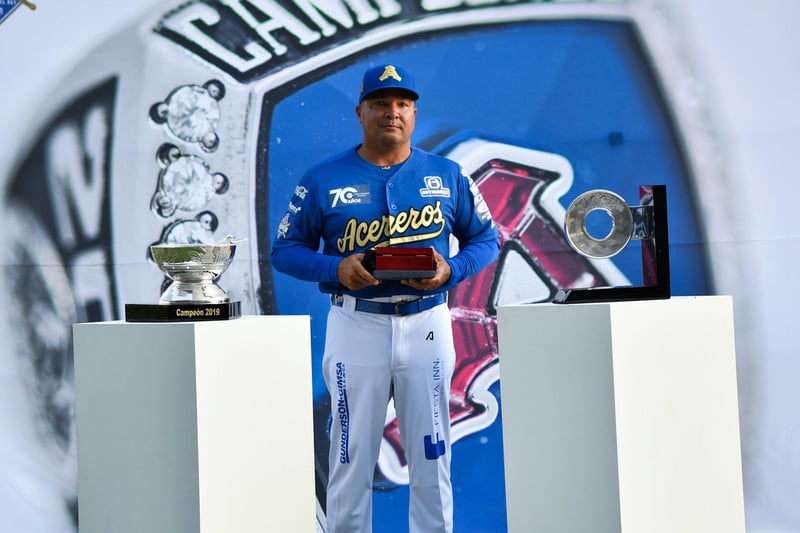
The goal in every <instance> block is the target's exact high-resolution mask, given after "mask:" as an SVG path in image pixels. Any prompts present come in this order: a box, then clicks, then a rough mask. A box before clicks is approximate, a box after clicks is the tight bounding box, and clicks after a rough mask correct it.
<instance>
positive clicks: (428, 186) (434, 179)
mask: <svg viewBox="0 0 800 533" xmlns="http://www.w3.org/2000/svg"><path fill="white" fill-rule="evenodd" d="M423 180H425V188H424V189H420V190H419V194H420V195H421V196H422V197H423V198H431V197H432V196H440V197H443V198H450V189H448V188H447V187H442V178H441V177H440V176H425V177H424V178H423Z"/></svg>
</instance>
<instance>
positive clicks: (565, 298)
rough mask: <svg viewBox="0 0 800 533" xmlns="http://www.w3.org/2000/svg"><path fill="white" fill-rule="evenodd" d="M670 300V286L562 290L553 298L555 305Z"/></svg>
mask: <svg viewBox="0 0 800 533" xmlns="http://www.w3.org/2000/svg"><path fill="white" fill-rule="evenodd" d="M669 298H670V288H669V285H666V286H664V285H652V286H630V287H591V288H588V289H560V290H559V291H558V293H557V294H556V296H555V298H553V303H554V304H579V303H580V304H582V303H599V302H625V301H629V300H666V299H669Z"/></svg>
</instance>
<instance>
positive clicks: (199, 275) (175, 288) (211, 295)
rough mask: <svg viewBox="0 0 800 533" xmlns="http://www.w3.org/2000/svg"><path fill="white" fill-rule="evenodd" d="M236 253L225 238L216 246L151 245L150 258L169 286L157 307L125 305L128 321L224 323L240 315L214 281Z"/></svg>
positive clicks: (235, 306)
mask: <svg viewBox="0 0 800 533" xmlns="http://www.w3.org/2000/svg"><path fill="white" fill-rule="evenodd" d="M235 254H236V243H235V242H233V241H232V239H230V238H227V239H226V241H222V242H219V243H216V244H154V245H152V246H150V257H152V259H153V262H154V263H155V264H156V266H158V268H159V269H160V270H161V271H162V272H163V273H164V275H165V276H166V277H167V279H168V281H169V283H168V284H167V286H166V288H165V289H164V290H163V291H162V293H161V296H160V298H159V299H158V305H136V304H129V305H126V306H125V311H126V320H128V321H132V322H161V321H193V320H226V319H230V318H237V317H238V316H240V314H241V303H240V302H238V301H236V302H234V301H231V298H230V297H229V296H228V294H227V293H226V292H225V291H224V290H223V289H222V288H221V287H220V286H219V285H218V283H217V280H218V279H219V277H220V276H221V275H222V274H223V272H225V271H226V270H227V269H228V267H229V266H230V264H231V262H232V261H233V257H234V255H235Z"/></svg>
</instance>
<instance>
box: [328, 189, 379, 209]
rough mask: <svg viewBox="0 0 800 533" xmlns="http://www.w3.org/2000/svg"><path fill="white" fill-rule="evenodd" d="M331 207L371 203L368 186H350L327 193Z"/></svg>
mask: <svg viewBox="0 0 800 533" xmlns="http://www.w3.org/2000/svg"><path fill="white" fill-rule="evenodd" d="M328 196H329V197H330V199H331V207H341V206H347V205H354V204H368V203H370V202H371V201H372V196H371V195H370V192H369V185H350V186H347V187H339V188H338V189H331V190H329V191H328Z"/></svg>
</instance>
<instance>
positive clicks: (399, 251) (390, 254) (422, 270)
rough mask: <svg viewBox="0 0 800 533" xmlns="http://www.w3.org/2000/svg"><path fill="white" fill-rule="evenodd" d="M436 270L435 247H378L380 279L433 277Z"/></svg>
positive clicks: (376, 266)
mask: <svg viewBox="0 0 800 533" xmlns="http://www.w3.org/2000/svg"><path fill="white" fill-rule="evenodd" d="M435 272H436V264H435V263H434V260H433V248H393V247H386V248H376V249H375V270H374V272H373V273H372V275H373V276H375V277H376V278H378V279H409V278H432V277H433V275H434V273H435Z"/></svg>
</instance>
